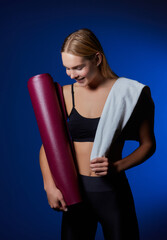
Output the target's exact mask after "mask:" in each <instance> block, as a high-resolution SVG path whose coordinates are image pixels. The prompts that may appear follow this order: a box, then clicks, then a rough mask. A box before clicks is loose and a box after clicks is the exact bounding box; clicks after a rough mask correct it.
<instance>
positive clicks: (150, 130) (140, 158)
mask: <svg viewBox="0 0 167 240" xmlns="http://www.w3.org/2000/svg"><path fill="white" fill-rule="evenodd" d="M155 149H156V141H155V136H154V118H153V116H152V114H151V115H149V116H148V117H147V119H145V120H143V121H142V123H141V125H140V128H139V147H138V148H137V149H136V150H135V151H134V152H132V153H131V154H130V155H128V156H127V157H125V158H123V159H121V160H118V161H116V162H114V163H113V167H114V168H115V170H116V172H121V171H123V170H126V169H129V168H131V167H134V166H136V165H138V164H140V163H142V162H144V161H145V160H147V159H148V158H149V157H151V156H152V155H153V153H154V152H155Z"/></svg>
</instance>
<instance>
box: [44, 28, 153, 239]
mask: <svg viewBox="0 0 167 240" xmlns="http://www.w3.org/2000/svg"><path fill="white" fill-rule="evenodd" d="M61 55H62V62H63V65H64V67H65V68H66V73H67V75H68V76H69V77H70V78H71V79H74V80H75V81H76V82H75V83H74V84H72V85H71V84H70V85H65V86H63V94H64V99H65V105H66V110H67V114H68V116H69V122H68V125H69V131H70V134H71V138H72V140H73V144H74V149H75V154H76V161H77V166H78V172H79V181H80V189H81V194H82V199H83V202H82V203H79V204H75V205H73V206H71V207H69V208H68V209H67V205H66V203H65V201H64V199H63V195H62V193H61V192H60V190H59V189H58V188H57V187H56V186H55V184H54V182H53V178H52V175H51V172H50V169H49V166H48V162H47V159H46V155H45V152H44V148H43V146H42V147H41V149H40V167H41V171H42V175H43V180H44V189H45V191H46V193H47V198H48V202H49V205H50V206H51V208H53V209H56V210H59V211H60V210H61V211H63V218H62V239H63V240H64V239H68V240H81V239H85V240H91V239H94V238H95V233H96V228H97V223H98V222H100V223H101V225H102V229H103V233H104V237H105V239H107V240H109V239H110V240H112V239H113V240H116V239H118V240H123V239H133V240H137V239H139V232H138V224H137V218H136V214H135V208H134V202H133V197H132V194H131V190H130V187H129V184H128V181H127V178H126V176H125V173H124V171H125V170H126V169H129V168H131V167H133V166H136V165H138V164H140V163H142V162H143V161H145V160H146V159H147V158H149V157H150V156H151V155H152V154H153V153H154V151H155V137H154V130H153V128H154V104H153V102H152V100H150V99H151V96H150V92H149V88H148V87H144V88H143V90H142V91H141V94H140V96H139V99H138V101H137V104H136V106H135V110H134V111H133V112H132V114H131V116H130V118H129V120H128V122H127V124H126V125H125V127H124V128H123V129H122V131H121V132H120V133H119V134H118V136H117V137H116V138H115V140H114V141H113V142H112V143H111V145H110V147H109V149H108V151H107V152H106V154H105V156H101V157H96V158H94V159H93V160H92V161H91V162H90V156H91V151H92V147H93V143H94V138H95V133H96V129H97V126H98V123H99V121H100V117H101V115H102V111H103V108H104V105H105V102H106V100H107V97H108V95H109V93H110V91H111V89H112V88H113V86H114V84H115V83H116V81H118V79H119V78H118V76H117V75H116V74H115V73H114V72H113V71H112V70H111V69H110V67H109V65H108V63H107V60H106V57H105V55H104V52H103V49H102V47H101V45H100V43H99V41H98V39H97V38H96V36H95V35H94V34H93V33H92V32H91V31H90V30H88V29H80V30H78V31H76V32H74V33H72V34H70V35H69V36H68V37H67V38H66V39H65V41H64V43H63V46H62V49H61ZM148 99H149V100H148ZM128 139H130V140H137V141H139V147H138V148H137V149H136V150H135V151H134V152H132V153H131V154H130V155H128V156H127V157H125V158H122V149H123V146H124V142H125V140H128Z"/></svg>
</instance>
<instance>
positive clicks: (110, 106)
mask: <svg viewBox="0 0 167 240" xmlns="http://www.w3.org/2000/svg"><path fill="white" fill-rule="evenodd" d="M144 86H145V85H144V84H142V83H139V82H138V81H136V80H132V79H128V78H124V77H120V78H118V79H117V80H116V82H115V83H114V85H113V86H112V88H111V90H110V92H109V95H108V97H107V100H106V102H105V105H104V108H103V111H102V115H101V118H100V120H99V123H98V127H97V130H96V134H95V139H94V143H93V148H92V152H91V156H90V160H92V159H94V158H96V157H102V156H105V154H106V152H107V150H108V148H109V146H110V145H111V143H112V141H113V140H114V139H115V138H116V137H117V135H118V134H119V133H120V132H121V131H122V129H123V128H124V126H125V125H126V123H127V121H128V120H129V118H130V116H131V114H132V112H133V110H134V108H135V106H136V104H137V101H138V99H139V96H140V94H141V91H142V89H143V87H144Z"/></svg>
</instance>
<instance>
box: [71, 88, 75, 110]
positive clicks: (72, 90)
mask: <svg viewBox="0 0 167 240" xmlns="http://www.w3.org/2000/svg"><path fill="white" fill-rule="evenodd" d="M71 93H72V104H73V107H75V103H74V86H73V84H71Z"/></svg>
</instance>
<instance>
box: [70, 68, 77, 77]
mask: <svg viewBox="0 0 167 240" xmlns="http://www.w3.org/2000/svg"><path fill="white" fill-rule="evenodd" d="M76 77H78V75H77V74H76V72H75V71H73V70H71V71H70V78H71V79H75V78H76Z"/></svg>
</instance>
